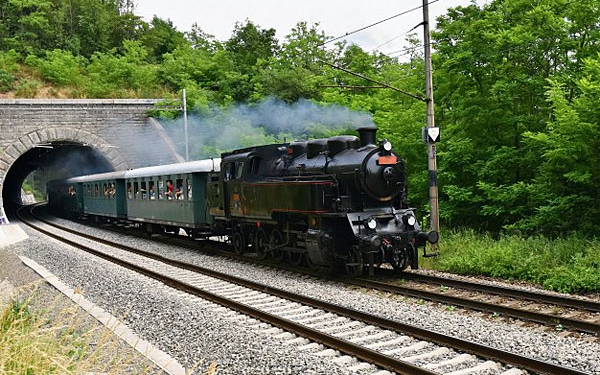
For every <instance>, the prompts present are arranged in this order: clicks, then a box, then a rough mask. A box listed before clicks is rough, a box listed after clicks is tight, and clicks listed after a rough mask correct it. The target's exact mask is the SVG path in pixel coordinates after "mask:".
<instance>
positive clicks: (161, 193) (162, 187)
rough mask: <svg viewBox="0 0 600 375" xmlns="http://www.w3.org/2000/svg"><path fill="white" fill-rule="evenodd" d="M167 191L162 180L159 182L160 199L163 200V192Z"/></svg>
mask: <svg viewBox="0 0 600 375" xmlns="http://www.w3.org/2000/svg"><path fill="white" fill-rule="evenodd" d="M164 191H165V187H164V186H163V182H162V181H161V180H159V181H158V199H163V192H164Z"/></svg>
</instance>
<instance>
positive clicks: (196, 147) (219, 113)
mask: <svg viewBox="0 0 600 375" xmlns="http://www.w3.org/2000/svg"><path fill="white" fill-rule="evenodd" d="M161 123H162V124H163V126H164V128H165V129H166V131H167V133H168V134H169V136H170V137H171V138H172V139H173V141H174V143H175V144H176V145H177V147H178V151H179V152H180V153H181V154H182V155H183V154H184V149H185V139H184V127H183V119H182V118H179V119H177V120H174V121H169V122H164V121H161ZM363 126H369V127H374V126H375V124H374V123H373V119H372V117H371V115H370V114H369V113H366V112H358V111H352V110H350V109H348V108H346V107H343V106H339V105H320V104H315V103H313V102H310V101H308V100H300V101H298V102H296V103H294V104H287V103H285V102H283V101H280V100H277V99H274V98H268V99H266V100H264V101H262V102H260V103H258V104H251V105H249V104H239V105H235V106H232V107H230V108H227V109H221V108H217V107H211V108H209V109H208V110H207V111H205V113H202V114H194V115H189V116H188V138H189V145H190V146H189V148H190V159H202V158H207V157H216V156H219V155H220V153H221V152H226V151H231V150H234V149H238V148H244V147H250V146H255V145H260V144H269V143H277V142H284V141H285V140H287V141H288V142H289V141H292V140H297V139H308V138H319V137H329V136H332V135H336V134H339V133H353V131H354V130H355V129H356V128H358V127H363Z"/></svg>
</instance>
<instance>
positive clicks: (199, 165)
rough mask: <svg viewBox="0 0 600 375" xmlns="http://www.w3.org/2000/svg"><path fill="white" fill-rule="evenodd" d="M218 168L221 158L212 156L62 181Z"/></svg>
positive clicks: (208, 170)
mask: <svg viewBox="0 0 600 375" xmlns="http://www.w3.org/2000/svg"><path fill="white" fill-rule="evenodd" d="M220 170H221V159H220V158H214V159H205V160H195V161H189V162H186V163H175V164H167V165H157V166H154V167H145V168H137V169H132V170H129V171H118V172H108V173H97V174H90V175H85V176H77V177H71V178H68V179H66V180H64V182H65V183H68V184H74V183H78V182H90V181H104V180H120V179H124V178H136V177H152V176H163V175H172V174H185V173H193V172H219V171H220Z"/></svg>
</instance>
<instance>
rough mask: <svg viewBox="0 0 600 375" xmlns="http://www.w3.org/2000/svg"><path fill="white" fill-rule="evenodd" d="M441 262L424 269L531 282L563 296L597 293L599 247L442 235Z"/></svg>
mask: <svg viewBox="0 0 600 375" xmlns="http://www.w3.org/2000/svg"><path fill="white" fill-rule="evenodd" d="M440 253H441V254H440V256H439V257H437V258H435V259H433V260H432V261H428V262H426V266H428V267H431V268H434V269H438V270H441V271H447V272H455V273H459V274H467V275H484V276H491V277H499V278H505V279H509V280H522V281H529V282H533V283H536V284H540V285H542V286H543V287H544V288H547V289H550V290H555V291H560V292H565V293H588V292H599V291H600V241H599V240H588V239H584V238H583V237H580V236H577V235H572V236H570V237H567V238H562V239H548V238H546V237H542V236H537V237H529V238H523V237H519V236H502V237H500V238H499V239H493V238H492V237H491V236H490V235H488V234H481V233H476V232H474V231H472V230H463V231H456V232H451V233H446V234H445V235H444V236H443V238H442V242H441V244H440Z"/></svg>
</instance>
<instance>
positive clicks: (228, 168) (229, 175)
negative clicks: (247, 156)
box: [224, 163, 235, 181]
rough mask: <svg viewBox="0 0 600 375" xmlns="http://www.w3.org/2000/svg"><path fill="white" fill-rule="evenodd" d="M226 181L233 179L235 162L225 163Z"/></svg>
mask: <svg viewBox="0 0 600 375" xmlns="http://www.w3.org/2000/svg"><path fill="white" fill-rule="evenodd" d="M224 169H225V181H229V180H233V176H234V175H235V164H234V163H227V164H225V168H224Z"/></svg>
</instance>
